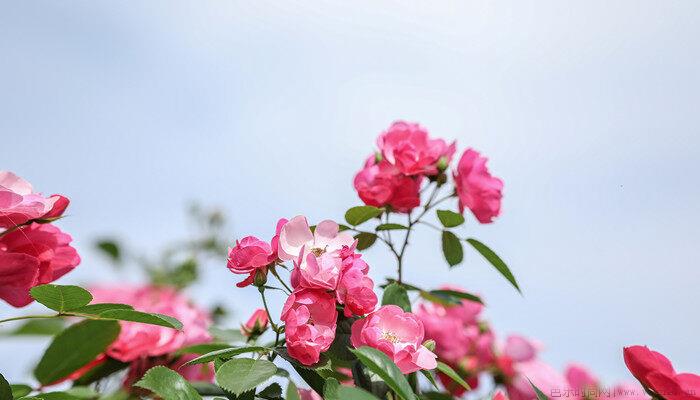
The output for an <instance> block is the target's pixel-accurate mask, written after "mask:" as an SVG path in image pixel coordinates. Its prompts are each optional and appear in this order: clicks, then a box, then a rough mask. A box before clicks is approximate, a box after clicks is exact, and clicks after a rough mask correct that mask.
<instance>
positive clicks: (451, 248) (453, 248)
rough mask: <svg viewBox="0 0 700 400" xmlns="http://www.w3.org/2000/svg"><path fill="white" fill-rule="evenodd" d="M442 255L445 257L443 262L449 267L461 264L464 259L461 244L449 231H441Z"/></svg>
mask: <svg viewBox="0 0 700 400" xmlns="http://www.w3.org/2000/svg"><path fill="white" fill-rule="evenodd" d="M442 253H443V254H444V255H445V260H447V263H448V264H450V267H454V266H455V265H457V264H459V263H461V262H462V259H463V258H464V252H463V250H462V243H461V242H460V241H459V239H458V238H457V236H455V234H454V233H452V232H450V231H442Z"/></svg>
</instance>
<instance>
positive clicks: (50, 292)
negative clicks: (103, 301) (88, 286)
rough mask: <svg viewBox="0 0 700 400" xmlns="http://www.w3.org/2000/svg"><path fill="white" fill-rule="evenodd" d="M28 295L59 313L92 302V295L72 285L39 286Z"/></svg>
mask: <svg viewBox="0 0 700 400" xmlns="http://www.w3.org/2000/svg"><path fill="white" fill-rule="evenodd" d="M29 293H30V294H31V295H32V298H34V300H36V301H38V302H39V303H41V304H43V305H45V306H46V307H48V308H50V309H52V310H54V311H58V312H59V313H62V312H65V311H70V310H73V309H76V308H79V307H82V306H84V305H87V304H89V303H90V302H91V301H92V295H91V294H90V292H88V291H87V290H85V289H83V288H81V287H78V286H72V285H52V284H48V285H39V286H35V287H33V288H32V289H31V290H30V291H29Z"/></svg>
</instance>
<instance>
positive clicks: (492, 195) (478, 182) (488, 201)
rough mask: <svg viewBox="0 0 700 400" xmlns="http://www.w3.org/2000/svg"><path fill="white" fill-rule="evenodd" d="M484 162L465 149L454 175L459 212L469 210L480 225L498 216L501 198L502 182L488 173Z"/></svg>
mask: <svg viewBox="0 0 700 400" xmlns="http://www.w3.org/2000/svg"><path fill="white" fill-rule="evenodd" d="M486 161H488V160H487V158H486V157H482V156H481V155H480V154H479V153H478V152H476V151H474V150H472V149H467V150H466V151H465V152H464V154H462V158H460V160H459V164H458V165H457V171H456V172H455V173H454V181H455V189H456V191H457V195H458V196H459V210H460V212H464V209H465V208H469V209H470V210H471V211H472V213H473V214H474V216H475V217H476V219H477V220H478V221H479V222H481V223H482V224H486V223H490V222H492V221H493V219H494V218H495V217H497V216H498V214H499V213H500V212H501V198H502V197H503V195H502V193H501V192H502V190H503V181H502V180H500V179H498V178H496V177H494V176H492V175H491V174H490V173H489V170H488V168H487V167H486Z"/></svg>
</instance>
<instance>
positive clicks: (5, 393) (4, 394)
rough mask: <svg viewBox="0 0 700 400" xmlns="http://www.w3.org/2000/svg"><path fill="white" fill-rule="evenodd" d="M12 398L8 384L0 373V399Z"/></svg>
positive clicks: (7, 399)
mask: <svg viewBox="0 0 700 400" xmlns="http://www.w3.org/2000/svg"><path fill="white" fill-rule="evenodd" d="M13 398H14V397H13V396H12V388H11V387H10V384H9V383H8V382H7V379H5V377H4V376H2V374H0V399H2V400H11V399H13Z"/></svg>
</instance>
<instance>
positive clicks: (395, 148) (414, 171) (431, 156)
mask: <svg viewBox="0 0 700 400" xmlns="http://www.w3.org/2000/svg"><path fill="white" fill-rule="evenodd" d="M377 146H378V147H379V150H380V151H381V153H382V156H383V158H384V159H385V160H387V161H388V162H389V163H391V164H392V165H395V166H396V167H397V168H398V169H399V171H401V173H403V174H405V175H436V174H437V173H438V167H437V164H438V161H440V158H443V157H444V162H445V164H449V162H450V161H451V159H452V156H453V155H454V152H455V143H454V142H453V143H452V144H450V145H447V143H445V141H444V140H442V139H430V138H429V137H428V131H427V130H425V128H423V127H422V126H420V125H418V124H415V123H409V122H403V121H397V122H394V123H393V124H392V125H391V126H390V127H389V129H388V130H387V131H385V132H384V133H382V134H381V135H380V136H379V138H378V139H377Z"/></svg>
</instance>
